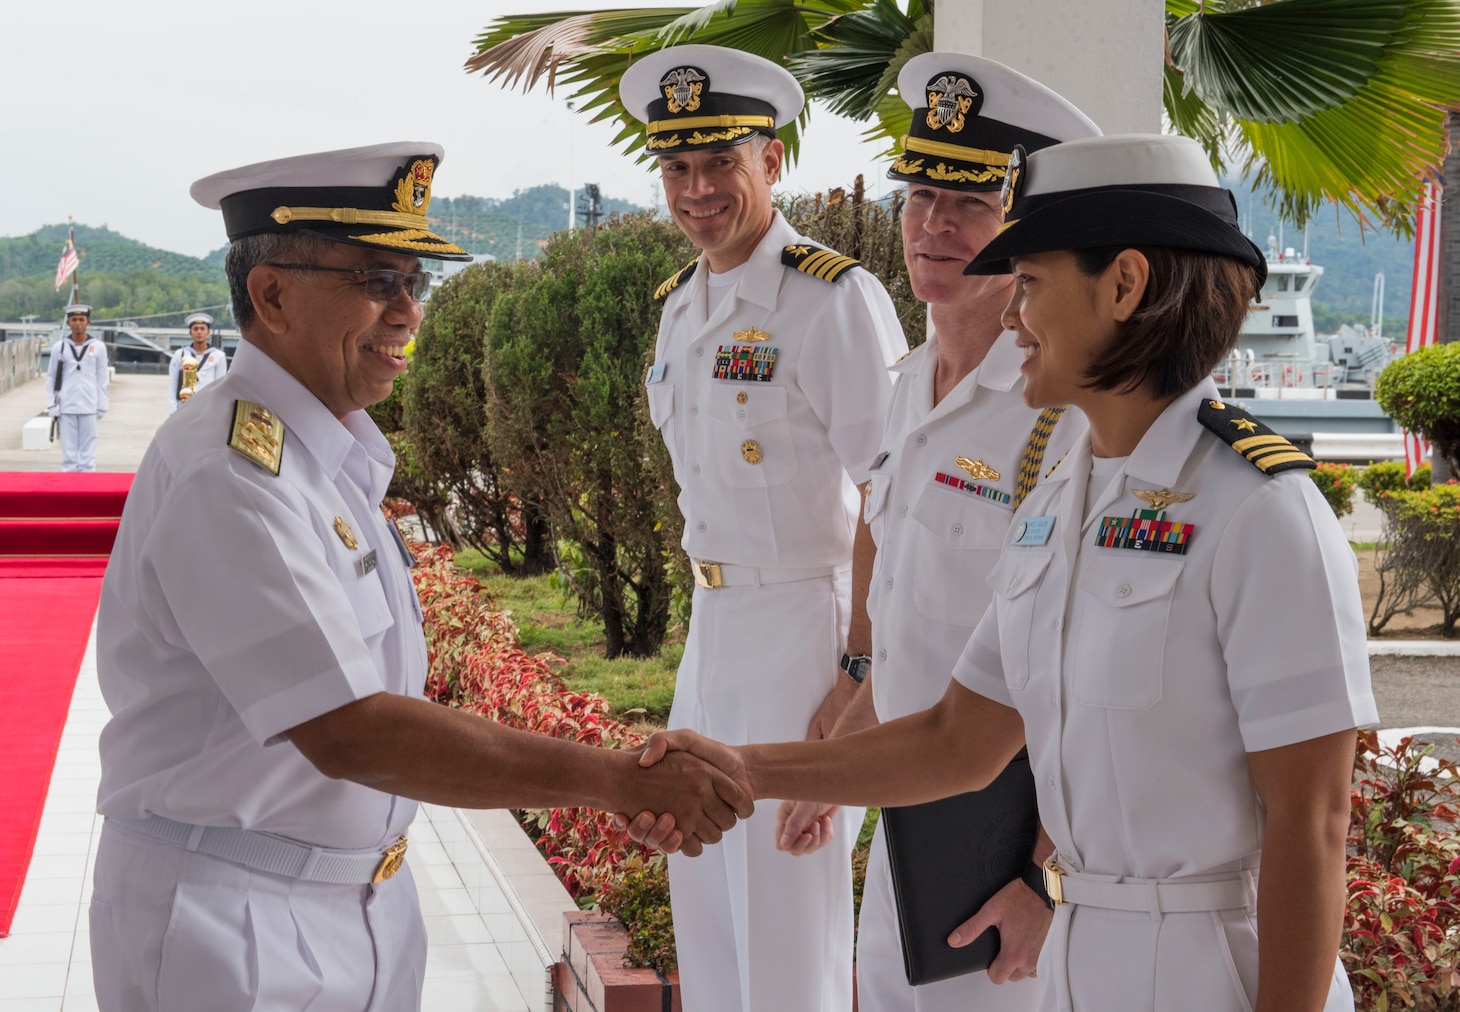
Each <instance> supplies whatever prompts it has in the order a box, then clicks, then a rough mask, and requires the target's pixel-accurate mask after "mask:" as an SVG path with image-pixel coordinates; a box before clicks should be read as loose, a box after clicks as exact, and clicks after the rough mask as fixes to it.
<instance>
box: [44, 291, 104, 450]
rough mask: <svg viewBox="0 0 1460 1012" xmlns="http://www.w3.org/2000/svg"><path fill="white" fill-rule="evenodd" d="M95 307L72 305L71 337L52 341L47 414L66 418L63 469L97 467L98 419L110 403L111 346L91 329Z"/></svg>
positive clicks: (68, 318)
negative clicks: (107, 352)
mask: <svg viewBox="0 0 1460 1012" xmlns="http://www.w3.org/2000/svg"><path fill="white" fill-rule="evenodd" d="M90 323H91V307H90V306H82V305H74V306H67V307H66V326H67V327H69V328H70V330H71V336H70V337H63V338H61V340H59V341H57V342H56V343H55V344H53V345H51V361H50V364H49V365H48V366H47V368H46V397H47V402H46V413H47V414H49V415H50V416H51V417H52V418H56V419H58V420H59V421H60V430H61V431H60V436H61V470H62V471H95V470H96V423H97V422H99V421H101V419H102V417H103V416H105V415H106V409H107V406H108V404H109V403H110V399H109V395H108V392H107V385H108V383H109V382H110V379H109V375H110V374H109V373H108V371H107V357H106V345H105V344H103V343H102V342H101V341H100V340H98V339H97V338H95V337H92V336H91V334H90V332H89V331H88V330H87V325H88V324H90Z"/></svg>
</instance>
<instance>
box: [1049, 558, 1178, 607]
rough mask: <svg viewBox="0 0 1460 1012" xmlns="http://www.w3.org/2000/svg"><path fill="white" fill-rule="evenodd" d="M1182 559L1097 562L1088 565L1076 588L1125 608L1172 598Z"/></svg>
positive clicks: (1114, 605) (1109, 603)
mask: <svg viewBox="0 0 1460 1012" xmlns="http://www.w3.org/2000/svg"><path fill="white" fill-rule="evenodd" d="M1184 564H1185V560H1177V559H1171V558H1170V557H1169V556H1168V557H1166V558H1161V559H1110V558H1106V559H1099V560H1096V561H1094V562H1093V563H1092V564H1091V565H1090V566H1088V567H1087V568H1086V570H1085V572H1083V573H1082V574H1080V579H1079V580H1078V581H1077V584H1076V585H1077V586H1078V587H1079V588H1080V589H1081V590H1082V591H1084V592H1085V593H1087V594H1089V595H1090V596H1091V597H1093V598H1095V599H1096V600H1097V601H1100V602H1102V603H1104V604H1108V605H1110V606H1112V607H1115V608H1126V607H1130V606H1131V605H1133V604H1143V603H1144V602H1146V601H1155V600H1158V599H1159V598H1163V597H1169V596H1171V591H1172V588H1174V587H1175V586H1176V580H1177V578H1178V577H1180V576H1181V569H1182V567H1183V565H1184Z"/></svg>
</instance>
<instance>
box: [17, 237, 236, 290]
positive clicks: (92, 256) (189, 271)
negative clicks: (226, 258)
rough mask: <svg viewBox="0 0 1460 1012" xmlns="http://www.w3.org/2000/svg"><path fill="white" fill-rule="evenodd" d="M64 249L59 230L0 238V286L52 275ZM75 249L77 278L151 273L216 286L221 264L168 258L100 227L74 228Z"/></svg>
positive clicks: (175, 255)
mask: <svg viewBox="0 0 1460 1012" xmlns="http://www.w3.org/2000/svg"><path fill="white" fill-rule="evenodd" d="M65 245H66V226H65V225H46V226H43V227H42V228H38V229H36V230H35V231H34V232H32V233H31V234H30V235H23V236H17V237H15V238H0V281H5V280H8V279H10V278H22V277H32V276H36V275H41V276H45V277H49V278H51V279H52V280H53V281H54V279H55V274H56V261H58V260H60V259H61V250H62V249H63V248H64V247H65ZM76 249H77V252H79V253H80V254H81V271H82V274H81V279H82V281H83V282H84V281H85V280H86V277H87V275H88V274H91V273H105V274H131V273H134V272H137V271H157V272H158V273H160V274H162V275H164V276H166V277H169V278H200V279H202V280H205V281H222V280H223V265H222V264H221V263H219V264H213V263H208V262H206V261H203V260H199V259H198V258H197V257H190V256H184V255H183V254H181V253H169V252H168V251H167V250H162V249H156V248H155V247H152V246H147V245H145V244H143V243H140V242H137V241H136V240H135V239H128V238H127V237H126V236H124V235H121V234H119V233H117V232H113V231H112V230H111V229H109V228H107V227H106V226H105V225H103V226H101V227H100V228H93V227H91V226H89V225H77V226H76Z"/></svg>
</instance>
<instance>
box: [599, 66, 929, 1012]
mask: <svg viewBox="0 0 1460 1012" xmlns="http://www.w3.org/2000/svg"><path fill="white" fill-rule="evenodd" d="M621 94H622V97H623V101H624V104H625V106H626V107H627V108H628V109H629V111H630V112H632V113H633V114H634V115H635V116H637V117H638V118H639V119H641V120H643V121H644V122H645V123H647V124H648V150H649V151H650V152H651V153H653V154H655V155H657V156H658V158H659V168H660V173H661V175H662V177H663V180H664V187H665V197H666V200H667V202H668V204H669V208H670V211H671V213H672V214H673V216H674V220H675V222H676V223H677V224H678V225H679V226H680V228H681V229H682V230H683V231H684V233H685V235H686V236H688V237H689V238H690V240H691V241H693V242H694V243H695V245H696V246H698V247H700V249H701V250H703V255H702V257H700V258H698V259H697V260H696V261H695V262H694V263H692V264H691V265H689V266H688V267H686V268H685V269H684V270H682V271H680V272H679V273H678V274H676V275H675V276H674V277H673V278H671V279H669V280H668V281H666V282H665V284H664V285H663V286H661V294H662V295H663V297H664V303H665V304H664V315H663V319H662V321H661V323H660V328H659V335H658V339H657V343H656V346H655V357H654V364H653V366H652V368H651V369H650V370H649V374H648V376H647V380H646V382H647V393H648V400H649V407H650V413H651V416H652V418H653V421H654V424H655V425H656V426H658V427H659V429H660V431H661V433H662V434H663V436H664V440H665V443H666V444H667V445H668V447H669V452H670V456H671V457H672V458H673V462H674V474H675V479H676V481H677V483H678V485H679V489H680V491H679V507H680V510H681V511H682V512H683V514H684V518H685V526H684V531H685V533H684V548H685V550H686V551H687V552H688V553H689V555H690V557H691V559H692V560H693V562H694V563H695V565H696V569H697V574H698V577H699V580H700V582H701V586H700V587H699V588H698V589H697V590H696V591H695V595H694V613H693V618H692V619H691V622H690V628H689V636H688V640H687V642H686V645H685V653H684V660H683V661H682V663H681V665H680V668H679V676H678V681H677V683H676V687H675V696H674V706H673V709H672V711H671V714H670V724H671V726H674V727H693V728H697V729H699V730H701V731H704V732H705V733H707V734H711V735H715V736H717V737H720V738H723V739H725V740H727V741H734V742H748V741H775V740H780V739H784V738H788V737H805V736H806V735H807V734H808V728H811V731H810V733H811V734H813V735H819V734H824V733H826V731H828V730H829V729H830V727H831V725H832V724H833V723H834V721H835V719H836V717H837V716H839V714H840V709H841V707H842V706H844V705H845V700H846V699H849V698H850V695H851V691H850V690H852V689H854V688H855V686H854V685H853V684H852V683H851V682H850V680H849V679H848V678H847V676H846V675H844V674H842V673H841V672H840V671H839V670H838V667H837V658H838V657H839V656H841V655H842V653H843V652H844V650H845V648H846V636H847V621H848V612H849V604H850V601H849V590H850V588H849V577H850V567H851V561H852V531H853V525H854V523H855V516H856V509H857V505H858V496H857V491H856V483H860V482H862V481H865V480H866V477H867V467H868V465H869V464H870V463H871V461H872V458H873V456H874V454H875V453H876V450H877V440H878V437H879V435H880V434H881V431H882V422H883V419H884V417H885V415H886V410H887V405H888V402H889V400H890V397H891V392H892V389H891V382H890V380H889V377H888V375H887V366H888V365H889V364H890V363H891V362H892V361H894V360H895V359H897V358H898V357H899V356H900V355H902V354H903V353H904V352H905V351H906V350H907V346H906V343H905V341H904V339H903V336H902V330H901V327H900V326H899V324H898V321H897V316H896V312H895V310H894V308H893V305H892V302H891V299H890V298H889V297H888V295H887V293H886V291H885V290H884V289H883V288H882V285H881V284H880V283H879V282H878V281H877V279H876V278H874V277H872V276H871V275H870V274H868V273H867V272H866V271H865V270H863V269H862V268H860V267H858V266H856V262H855V261H853V260H851V259H849V258H847V257H844V256H841V255H840V254H838V253H836V252H835V251H832V250H824V249H822V248H821V247H819V246H817V245H816V244H815V243H812V242H810V241H809V240H807V239H806V237H804V236H801V235H798V234H796V232H794V231H793V230H792V229H791V227H790V226H789V225H788V224H787V223H786V222H785V220H784V219H783V218H781V216H780V215H779V214H778V213H777V212H776V211H775V210H774V208H773V207H772V204H771V185H772V184H773V183H774V182H775V181H776V179H777V178H778V176H779V173H780V168H781V159H782V154H783V148H782V145H781V143H780V141H778V140H775V139H774V130H775V128H776V127H778V126H781V125H784V124H786V123H789V122H791V121H792V120H793V119H795V117H796V115H797V114H798V113H799V112H800V110H801V106H802V103H803V101H804V99H803V96H802V94H801V90H800V87H799V86H798V85H797V84H796V82H795V80H794V78H792V77H791V76H790V74H788V73H787V72H786V71H785V70H784V69H782V68H781V67H779V66H776V65H775V64H772V63H769V62H768V61H765V60H761V59H758V58H756V57H753V56H749V55H747V54H744V53H740V52H737V51H733V50H728V49H720V48H718V47H711V46H674V47H671V48H669V49H665V50H662V51H660V52H658V53H654V54H651V55H648V56H645V57H643V58H641V59H638V60H636V61H635V63H634V64H633V66H632V67H630V68H629V70H628V71H627V72H626V73H625V74H624V78H623V84H622V88H621ZM813 725H814V726H813ZM861 817H862V813H861V812H859V811H849V812H844V813H842V814H841V816H840V817H839V818H840V820H841V825H840V827H839V840H840V844H839V845H838V846H837V847H828V848H825V850H824V852H823V853H820V854H817V855H815V856H814V857H812V858H810V859H797V858H794V857H792V856H791V855H789V854H785V853H781V852H778V851H777V850H776V840H775V813H774V811H770V810H767V811H765V812H764V813H763V814H760V815H757V816H756V817H755V818H754V819H751V820H749V821H748V822H747V823H746V826H745V827H744V828H743V829H737V830H735V831H732V832H731V833H728V834H727V835H726V838H725V840H724V842H723V843H722V844H720V845H719V846H717V847H712V848H708V849H707V850H706V853H705V855H704V856H702V857H700V858H696V859H695V860H693V861H687V860H685V859H683V858H681V857H677V856H671V858H670V862H669V878H670V887H671V894H672V899H673V912H674V927H675V938H676V944H677V947H678V953H679V966H680V981H681V986H682V988H683V994H684V1004H685V1007H686V1008H687V1009H693V1010H695V1012H722V1010H723V1012H768V1010H772V1009H788V1010H789V1009H795V1010H797V1012H848V1010H849V1009H850V1008H851V1004H852V998H851V940H852V912H851V869H850V861H849V854H850V848H851V845H852V843H853V842H854V841H855V837H856V832H857V828H858V825H859V824H860V821H861Z"/></svg>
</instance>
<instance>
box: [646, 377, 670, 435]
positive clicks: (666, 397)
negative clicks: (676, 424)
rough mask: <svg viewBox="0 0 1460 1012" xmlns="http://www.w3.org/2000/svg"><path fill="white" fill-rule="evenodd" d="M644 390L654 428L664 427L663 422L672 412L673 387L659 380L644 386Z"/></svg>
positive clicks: (667, 419)
mask: <svg viewBox="0 0 1460 1012" xmlns="http://www.w3.org/2000/svg"><path fill="white" fill-rule="evenodd" d="M644 392H645V393H646V394H647V395H648V398H649V420H650V421H651V422H653V423H654V428H656V429H662V428H664V423H665V422H667V421H669V416H670V415H672V414H674V387H673V386H672V385H671V384H669V383H665V382H664V381H663V380H660V381H659V382H658V383H650V384H648V385H647V386H645V387H644Z"/></svg>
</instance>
